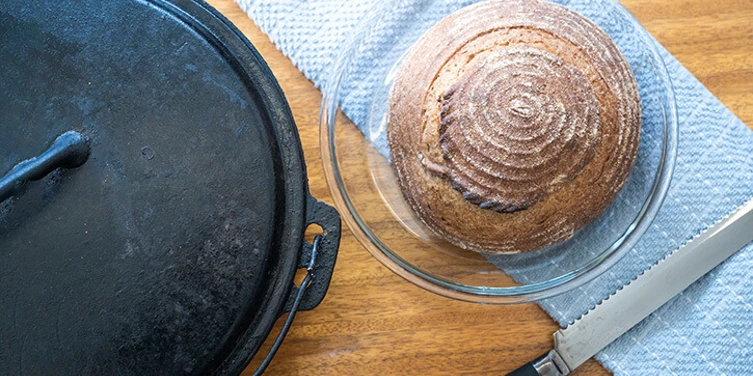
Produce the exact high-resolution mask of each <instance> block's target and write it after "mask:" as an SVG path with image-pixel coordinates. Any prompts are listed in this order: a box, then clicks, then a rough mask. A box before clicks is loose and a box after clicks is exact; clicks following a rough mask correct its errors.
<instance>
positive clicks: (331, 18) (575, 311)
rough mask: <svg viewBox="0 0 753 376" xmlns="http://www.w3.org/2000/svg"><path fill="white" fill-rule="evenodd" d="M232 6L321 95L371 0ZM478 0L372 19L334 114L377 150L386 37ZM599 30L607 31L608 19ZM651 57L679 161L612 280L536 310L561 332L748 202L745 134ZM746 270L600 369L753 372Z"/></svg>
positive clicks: (718, 278)
mask: <svg viewBox="0 0 753 376" xmlns="http://www.w3.org/2000/svg"><path fill="white" fill-rule="evenodd" d="M236 1H237V2H238V3H239V4H240V6H241V7H242V8H243V9H244V10H245V11H246V12H247V13H248V15H249V16H250V17H251V18H252V19H253V20H254V21H255V22H256V24H257V25H258V26H259V27H260V28H261V29H262V30H263V31H264V32H265V33H267V34H268V35H269V36H270V38H271V40H272V41H273V42H274V43H275V44H276V45H277V47H278V48H279V49H280V50H282V52H283V53H284V54H286V55H287V56H288V57H290V58H291V60H292V61H293V63H294V64H295V65H296V66H297V67H298V68H299V69H300V70H301V71H302V72H303V73H304V74H305V75H306V76H307V77H308V78H309V79H311V80H312V81H313V82H314V83H315V84H316V85H317V86H318V87H325V85H326V80H327V73H328V71H329V69H330V68H331V67H330V64H331V63H332V62H333V61H334V59H335V58H336V57H337V55H338V53H339V52H341V51H342V49H343V48H344V46H345V42H346V40H347V38H348V37H349V36H351V35H352V34H353V32H354V30H356V27H357V25H358V22H359V19H361V17H362V16H364V15H365V14H366V13H367V11H368V10H369V9H370V8H371V7H372V6H373V5H374V4H376V3H378V2H379V0H358V1H354V0H236ZM477 1H478V0H462V1H447V2H446V4H437V3H438V2H435V3H434V4H433V5H432V6H431V7H425V6H422V4H426V2H423V3H422V2H415V3H414V5H412V6H411V5H404V6H403V5H401V6H399V7H394V8H393V9H390V12H389V14H381V15H380V16H381V17H382V21H380V22H383V23H385V24H386V27H382V28H380V29H379V30H381V32H383V33H386V34H385V35H377V36H375V37H374V38H373V40H374V42H373V43H372V44H371V45H366V46H363V48H367V49H369V53H367V54H365V55H366V56H367V57H370V58H369V59H363V61H356V62H353V64H352V66H354V67H355V69H354V70H353V71H351V72H349V77H348V79H347V80H346V82H343V83H342V86H343V94H342V96H341V98H340V100H341V101H342V107H343V111H344V112H345V113H346V115H348V116H349V117H350V119H351V120H353V122H354V123H355V124H356V125H357V126H359V127H360V128H361V130H362V131H363V132H364V135H365V136H366V137H367V139H369V140H370V141H371V142H372V143H373V144H374V145H375V146H376V147H377V148H378V149H380V150H382V151H383V152H384V151H385V142H384V133H383V130H380V129H367V128H365V127H366V124H367V123H368V122H367V119H366V115H367V112H368V111H367V109H368V106H369V105H370V103H371V95H372V93H373V92H374V90H373V89H374V88H375V87H376V85H380V84H382V82H379V80H380V79H381V78H379V77H383V76H379V75H374V74H372V73H373V72H374V71H375V70H383V69H388V67H385V66H380V64H381V63H380V62H381V61H394V59H392V60H390V59H380V56H388V55H389V54H390V53H391V52H393V51H394V50H399V49H395V48H394V46H392V45H390V43H389V42H390V41H391V40H392V39H391V37H390V35H388V34H389V33H390V32H393V33H398V32H405V31H407V30H409V28H407V27H405V25H407V24H408V23H415V22H425V23H427V25H428V24H433V23H435V22H436V21H437V20H438V19H440V18H441V17H442V16H443V15H447V14H449V13H451V12H452V11H454V10H456V9H459V8H461V7H463V6H466V5H469V4H472V3H475V2H477ZM557 2H559V3H562V4H564V5H566V6H568V7H571V8H573V9H576V10H577V11H579V12H581V13H583V14H586V15H587V16H589V17H590V18H592V19H594V18H599V17H602V18H603V17H609V15H605V14H603V13H602V12H601V9H597V7H595V6H594V5H593V3H591V2H589V1H588V0H572V1H566V0H558V1H557ZM597 23H599V24H600V25H605V24H606V25H609V19H601V20H600V21H598V22H597ZM401 25H402V26H401ZM412 29H415V28H412ZM412 29H411V30H412ZM610 34H611V32H610ZM613 37H614V35H613ZM655 43H656V42H655ZM657 45H658V43H657ZM621 47H622V46H621ZM658 49H659V50H660V51H661V53H662V55H663V58H664V60H665V63H666V65H667V68H668V70H669V73H670V76H671V79H672V83H673V86H674V90H675V95H676V98H677V107H678V108H677V110H678V116H679V121H680V132H679V153H678V157H677V164H676V167H675V173H674V178H673V181H672V184H671V186H670V190H669V193H668V194H667V198H666V200H665V202H664V204H663V206H662V208H661V210H660V212H659V214H658V215H657V217H656V219H655V220H654V222H653V224H652V226H651V228H650V229H649V230H648V231H647V232H646V234H645V235H644V236H643V238H642V239H641V241H640V242H639V243H638V244H637V245H636V246H635V247H634V249H633V250H631V252H630V253H629V254H628V255H627V256H625V257H624V258H623V259H622V260H621V261H620V262H619V263H618V264H617V265H615V267H614V268H612V270H611V271H609V272H608V273H606V274H605V275H603V276H602V277H600V278H597V279H596V280H594V281H593V282H590V283H588V284H586V285H584V286H582V287H580V288H578V289H576V290H574V291H571V292H569V293H567V294H564V295H562V296H559V297H556V298H552V299H548V300H546V301H543V302H540V303H539V304H540V305H541V306H542V307H543V308H544V309H545V310H546V311H547V312H548V313H549V314H550V315H552V317H553V318H554V319H555V320H557V321H558V322H559V323H560V324H561V325H562V326H565V325H567V324H568V323H570V322H572V321H573V320H575V319H576V318H578V317H579V316H580V315H582V314H583V313H585V312H586V311H588V310H589V309H590V308H592V307H593V306H594V305H596V304H597V303H598V302H600V301H601V300H602V299H604V298H605V297H607V296H609V295H610V294H612V293H614V291H616V290H617V289H618V288H620V287H621V286H623V285H624V284H626V283H628V282H629V281H630V280H632V279H633V278H635V276H637V275H638V274H640V273H641V272H642V271H643V270H646V269H648V268H649V267H650V266H651V265H653V264H654V263H656V261H657V260H659V259H660V258H662V257H663V256H664V255H666V254H668V253H669V252H671V251H673V250H674V249H676V248H678V247H679V246H681V245H682V244H683V243H685V242H686V241H687V240H689V239H691V238H692V237H693V236H695V235H697V234H698V233H699V232H701V231H703V230H704V229H705V228H707V227H708V226H709V225H711V224H713V223H714V222H716V221H718V220H719V219H721V218H722V217H724V216H725V215H726V214H728V213H730V212H731V211H733V210H734V209H735V208H737V207H738V206H740V205H741V204H743V203H744V202H745V201H746V200H748V199H750V198H751V197H753V132H751V131H750V129H748V127H747V126H745V124H743V123H742V122H741V121H740V120H739V119H737V118H736V117H735V116H734V115H733V114H732V113H730V112H729V111H728V110H727V109H726V108H725V107H724V106H723V105H722V104H721V103H720V102H719V101H718V100H717V99H716V98H715V97H714V96H713V95H712V94H711V93H710V92H709V91H708V90H706V88H704V87H703V85H702V84H701V83H700V82H698V80H696V79H695V78H694V77H693V76H692V75H691V74H690V73H689V72H688V71H687V70H686V69H685V68H683V67H682V66H681V65H680V63H679V62H678V61H677V60H676V59H675V58H674V57H672V56H671V55H670V54H669V53H668V52H667V51H666V50H665V49H664V48H663V47H661V46H658ZM369 55H370V56H369ZM751 270H753V246H748V247H747V248H745V249H743V250H742V251H740V252H738V253H737V254H735V255H734V256H732V257H731V258H730V259H729V260H728V261H727V262H725V263H724V264H722V265H721V266H719V267H717V268H716V269H714V270H713V271H712V272H711V273H710V274H709V275H707V276H706V277H704V278H703V279H701V280H700V281H698V282H696V283H695V284H693V285H692V286H691V287H690V288H689V289H687V290H686V291H685V292H683V293H682V294H680V295H678V296H677V297H675V298H674V299H673V300H672V301H671V302H670V303H669V304H667V305H665V306H663V307H662V308H661V309H659V310H658V311H656V312H655V313H653V314H652V315H651V316H650V317H649V318H647V319H646V320H644V321H643V322H641V323H640V324H639V325H638V326H636V327H635V328H633V329H632V330H631V331H630V332H628V333H627V334H625V335H624V336H622V337H621V338H620V339H618V340H617V341H615V342H614V343H613V344H612V345H610V346H609V347H607V348H606V349H604V350H603V351H602V352H601V353H599V354H598V355H597V356H596V358H597V360H599V361H600V362H601V363H602V364H603V365H604V366H605V367H606V368H608V369H609V370H611V371H612V372H614V373H615V374H619V375H631V374H632V375H656V374H673V375H709V374H727V375H746V374H748V375H750V374H753V357H751V355H753V354H751V352H753V350H751V349H753V305H751V304H753V276H749V271H751ZM511 274H513V275H514V273H511Z"/></svg>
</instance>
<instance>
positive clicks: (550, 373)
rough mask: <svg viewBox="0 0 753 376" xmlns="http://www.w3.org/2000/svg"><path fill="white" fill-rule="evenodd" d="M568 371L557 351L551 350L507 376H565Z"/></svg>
mask: <svg viewBox="0 0 753 376" xmlns="http://www.w3.org/2000/svg"><path fill="white" fill-rule="evenodd" d="M569 374H570V369H569V368H568V367H567V364H565V362H564V361H563V360H562V357H561V356H560V354H559V353H558V352H557V350H551V351H549V352H548V353H546V354H544V356H542V357H540V358H538V359H536V360H534V361H533V362H529V363H526V364H525V365H524V366H523V367H520V368H518V369H516V370H515V371H512V372H510V373H508V374H507V376H566V375H569Z"/></svg>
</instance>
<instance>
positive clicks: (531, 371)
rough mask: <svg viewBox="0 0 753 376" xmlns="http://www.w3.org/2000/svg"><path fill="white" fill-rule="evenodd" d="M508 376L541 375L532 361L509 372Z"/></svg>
mask: <svg viewBox="0 0 753 376" xmlns="http://www.w3.org/2000/svg"><path fill="white" fill-rule="evenodd" d="M507 376H541V375H540V374H539V372H538V371H536V367H534V366H533V363H532V362H528V363H526V364H525V365H524V366H523V367H520V368H518V369H516V370H515V371H512V372H510V373H508V374H507Z"/></svg>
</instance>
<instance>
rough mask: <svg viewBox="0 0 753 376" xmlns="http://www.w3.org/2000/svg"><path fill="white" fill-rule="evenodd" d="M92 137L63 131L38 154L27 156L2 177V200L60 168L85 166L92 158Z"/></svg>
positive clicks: (0, 187)
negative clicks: (90, 154)
mask: <svg viewBox="0 0 753 376" xmlns="http://www.w3.org/2000/svg"><path fill="white" fill-rule="evenodd" d="M89 151H90V149H89V140H88V139H87V138H86V136H84V135H82V134H81V133H78V132H75V131H69V132H65V133H63V134H62V135H61V136H60V137H58V138H57V139H55V142H53V143H52V146H50V148H49V149H47V150H46V151H45V152H44V153H42V154H40V155H39V156H38V157H35V158H32V159H27V160H25V161H23V162H21V163H19V164H17V165H16V166H15V167H13V168H12V169H11V170H10V172H8V173H7V174H6V175H5V176H3V177H2V179H0V202H3V201H5V200H7V199H9V198H11V197H12V196H16V195H18V194H20V193H21V191H22V190H23V186H24V185H25V184H26V183H28V182H30V181H34V180H40V179H42V178H44V177H45V176H47V175H48V174H49V173H51V172H52V171H55V170H56V169H58V168H66V169H73V168H77V167H81V165H83V164H84V163H86V160H87V159H88V158H89Z"/></svg>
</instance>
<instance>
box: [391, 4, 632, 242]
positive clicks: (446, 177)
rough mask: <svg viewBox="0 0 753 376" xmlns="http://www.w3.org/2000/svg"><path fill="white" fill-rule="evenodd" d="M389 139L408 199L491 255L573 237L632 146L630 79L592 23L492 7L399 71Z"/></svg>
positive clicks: (625, 168)
mask: <svg viewBox="0 0 753 376" xmlns="http://www.w3.org/2000/svg"><path fill="white" fill-rule="evenodd" d="M389 101H390V102H389V113H388V120H387V138H388V141H389V146H390V154H391V158H392V166H393V168H394V169H395V171H396V174H397V177H398V180H399V183H400V187H401V189H402V192H403V196H404V197H405V199H406V200H407V202H408V203H409V204H410V206H411V207H412V209H413V210H414V212H415V213H416V214H417V215H418V217H419V218H420V219H421V220H422V221H423V222H424V223H425V224H426V225H427V226H428V227H429V228H430V229H431V230H432V231H434V232H435V233H437V234H438V235H440V236H441V237H443V238H445V239H446V240H448V241H450V242H451V243H454V244H456V245H458V246H460V247H462V248H465V249H470V250H474V251H479V252H484V253H515V252H526V251H532V250H536V249H540V248H542V247H545V246H547V245H551V244H553V243H556V242H560V241H564V240H566V239H568V238H570V237H571V236H572V235H573V233H574V232H575V231H576V230H578V229H579V228H581V227H583V226H584V225H586V224H587V223H589V222H591V221H592V220H593V219H595V218H596V217H597V216H598V215H599V214H600V213H601V212H602V211H603V210H604V209H605V208H606V207H607V206H608V205H609V204H610V203H611V202H612V200H613V199H614V198H615V196H616V195H617V193H618V191H619V190H620V189H621V188H622V186H623V184H624V183H625V181H626V180H627V177H628V175H629V173H630V169H631V168H632V166H633V163H634V161H635V157H636V154H637V151H638V144H639V137H640V127H641V113H640V111H641V104H640V97H639V93H638V87H637V83H636V81H635V77H634V76H633V74H632V71H631V70H630V66H629V65H628V63H627V61H626V60H625V57H624V56H623V55H622V54H621V53H620V51H619V49H618V48H617V46H616V45H615V43H614V42H613V41H612V39H611V38H610V37H609V36H608V35H607V34H606V33H605V32H604V31H602V30H601V29H600V28H599V27H598V26H596V25H595V24H594V23H593V22H591V21H590V20H588V19H586V18H585V17H583V16H581V15H579V14H577V13H575V12H573V11H570V10H568V9H567V8H565V7H562V6H559V5H556V4H552V3H550V2H547V1H537V0H491V1H486V2H482V3H478V4H476V5H473V6H470V7H467V8H464V9H462V10H460V11H458V12H456V13H454V14H452V15H450V16H448V17H447V18H445V19H443V20H442V21H440V22H439V23H438V24H436V25H435V26H434V27H433V28H431V29H430V30H429V31H428V32H426V33H425V34H424V35H423V36H422V37H421V38H420V40H419V41H418V42H417V43H416V44H415V46H413V48H412V49H411V51H409V53H408V55H407V56H406V58H405V60H404V61H403V62H402V63H401V65H400V67H399V69H398V71H397V74H396V77H395V80H394V83H393V86H392V89H391V93H390V99H389Z"/></svg>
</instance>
